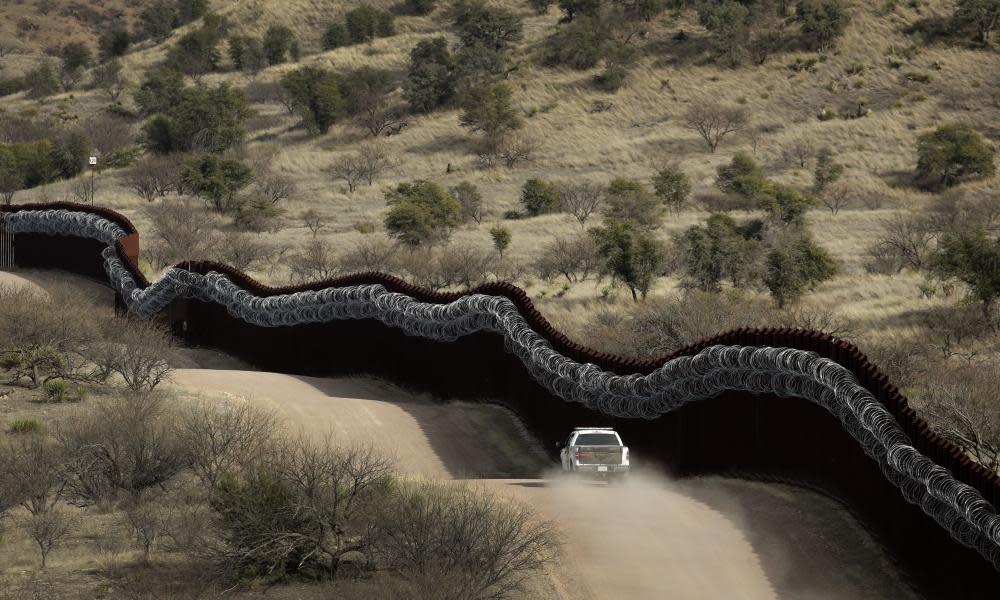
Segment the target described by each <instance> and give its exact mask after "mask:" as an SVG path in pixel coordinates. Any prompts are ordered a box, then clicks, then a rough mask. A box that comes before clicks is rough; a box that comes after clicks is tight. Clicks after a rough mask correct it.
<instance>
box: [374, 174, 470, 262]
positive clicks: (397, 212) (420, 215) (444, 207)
mask: <svg viewBox="0 0 1000 600" xmlns="http://www.w3.org/2000/svg"><path fill="white" fill-rule="evenodd" d="M385 199H386V203H387V204H388V205H389V213H388V214H387V215H386V217H385V229H386V231H388V232H389V235H390V236H392V237H394V238H396V239H398V240H399V241H401V242H403V243H404V244H408V245H411V246H418V245H420V244H424V243H427V242H436V241H443V240H446V239H448V237H449V236H450V235H451V230H452V229H453V228H454V227H455V225H457V224H458V223H459V221H460V220H461V212H462V206H461V204H459V202H458V200H457V199H456V198H455V197H454V196H452V195H451V194H449V193H448V192H447V191H445V190H444V188H442V187H441V186H440V185H438V184H436V183H434V182H431V181H422V180H421V181H414V182H413V183H401V184H399V185H398V186H397V187H396V188H395V189H391V190H389V191H387V192H386V193H385Z"/></svg>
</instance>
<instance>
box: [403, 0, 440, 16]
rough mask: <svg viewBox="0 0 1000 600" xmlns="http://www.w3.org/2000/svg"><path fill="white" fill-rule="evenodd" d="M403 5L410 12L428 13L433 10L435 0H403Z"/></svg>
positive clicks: (415, 13)
mask: <svg viewBox="0 0 1000 600" xmlns="http://www.w3.org/2000/svg"><path fill="white" fill-rule="evenodd" d="M403 6H404V8H405V9H406V11H407V12H409V13H410V14H414V15H429V14H431V13H432V12H434V8H435V7H436V6H437V0H405V1H404V2H403Z"/></svg>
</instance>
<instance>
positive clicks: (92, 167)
mask: <svg viewBox="0 0 1000 600" xmlns="http://www.w3.org/2000/svg"><path fill="white" fill-rule="evenodd" d="M95 154H96V152H95ZM96 170H97V156H91V157H90V205H91V206H93V205H94V171H96Z"/></svg>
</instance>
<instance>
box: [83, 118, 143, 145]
mask: <svg viewBox="0 0 1000 600" xmlns="http://www.w3.org/2000/svg"><path fill="white" fill-rule="evenodd" d="M81 128H82V130H83V131H84V132H86V135H87V138H88V139H89V140H90V143H91V144H93V145H94V147H95V148H96V149H97V151H98V152H99V153H101V154H110V153H112V152H114V151H116V150H120V149H122V148H124V147H126V146H128V145H129V144H131V143H132V138H133V136H132V127H131V125H130V124H129V122H128V121H126V120H125V119H122V118H120V117H116V116H114V115H111V114H107V113H101V114H99V115H97V116H95V117H93V118H91V119H88V120H87V121H86V122H85V123H84V124H83V125H82V127H81Z"/></svg>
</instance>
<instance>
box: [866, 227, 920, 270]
mask: <svg viewBox="0 0 1000 600" xmlns="http://www.w3.org/2000/svg"><path fill="white" fill-rule="evenodd" d="M883 226H884V227H885V230H884V232H883V234H882V235H881V236H879V237H878V238H877V239H876V240H875V242H874V243H873V244H872V246H870V247H869V249H868V255H869V257H870V260H876V259H877V258H878V257H881V260H882V261H886V264H887V265H892V268H893V269H894V271H895V272H896V273H899V272H900V271H902V270H903V269H904V268H907V267H909V268H910V269H913V270H914V271H917V270H920V269H922V268H923V267H924V266H925V265H926V263H927V258H928V252H929V249H930V244H931V242H932V241H933V240H934V236H935V233H934V231H933V229H932V228H931V226H930V221H929V220H928V219H927V218H926V217H924V216H921V215H902V214H901V215H896V216H894V217H892V218H890V219H887V220H885V221H883Z"/></svg>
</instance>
